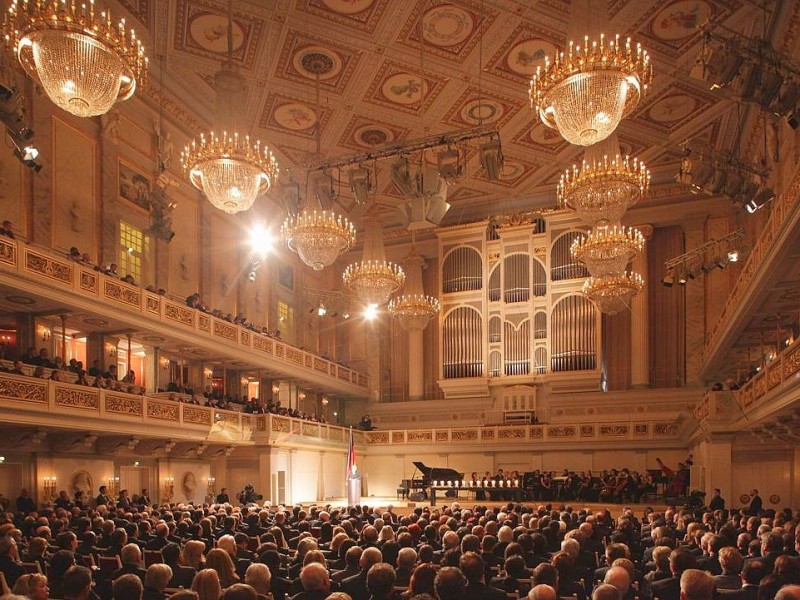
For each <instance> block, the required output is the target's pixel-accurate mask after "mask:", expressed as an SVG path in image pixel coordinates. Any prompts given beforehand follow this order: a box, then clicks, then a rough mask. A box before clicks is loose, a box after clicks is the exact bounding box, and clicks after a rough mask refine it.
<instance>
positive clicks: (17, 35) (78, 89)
mask: <svg viewBox="0 0 800 600" xmlns="http://www.w3.org/2000/svg"><path fill="white" fill-rule="evenodd" d="M3 34H4V36H5V40H6V45H7V47H8V48H9V49H10V50H12V51H14V52H15V53H16V55H17V59H18V60H19V62H20V64H21V65H22V67H23V69H25V72H26V73H27V74H28V75H29V76H30V77H31V78H32V79H34V80H35V81H36V82H38V83H39V84H41V86H42V89H43V90H44V92H45V94H47V96H48V97H49V98H50V100H52V101H53V102H54V103H55V104H56V105H58V106H59V107H61V108H63V109H64V110H65V111H67V112H70V113H72V114H73V115H76V116H78V117H94V116H97V115H102V114H104V113H106V112H108V111H109V110H110V109H111V107H112V106H113V105H114V103H115V102H117V101H119V100H127V99H128V98H130V97H131V96H133V93H134V92H135V91H136V85H137V83H141V81H142V79H143V77H144V75H145V70H146V67H147V59H146V58H145V55H144V48H143V47H142V44H141V42H140V41H139V40H138V39H137V38H136V33H135V32H134V30H133V29H129V28H127V27H126V25H125V19H121V20H120V21H118V22H116V23H115V22H112V20H111V15H110V13H109V12H108V10H105V11H101V12H97V11H96V10H95V5H94V0H90V1H89V2H77V1H76V0H12V2H11V6H10V7H9V8H8V10H7V11H6V13H5V19H4V22H3Z"/></svg>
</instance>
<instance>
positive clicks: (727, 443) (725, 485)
mask: <svg viewBox="0 0 800 600" xmlns="http://www.w3.org/2000/svg"><path fill="white" fill-rule="evenodd" d="M731 440H732V435H723V434H712V435H711V439H710V440H709V441H708V442H707V448H706V455H705V459H706V460H705V464H704V465H703V466H704V467H705V471H706V473H705V492H706V501H708V500H710V499H711V495H712V494H711V490H713V489H714V488H719V490H720V494H721V495H722V497H723V498H724V499H725V506H726V507H730V506H732V505H735V504H737V502H736V500H735V499H734V498H733V497H732V496H731V494H732V493H733V469H732V465H731V460H732V458H731V446H732V443H731Z"/></svg>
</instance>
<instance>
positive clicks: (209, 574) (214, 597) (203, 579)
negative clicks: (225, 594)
mask: <svg viewBox="0 0 800 600" xmlns="http://www.w3.org/2000/svg"><path fill="white" fill-rule="evenodd" d="M192 591H193V592H197V595H198V596H199V599H198V600H219V597H220V596H221V595H222V588H221V587H220V585H219V575H217V572H216V571H215V570H214V569H203V570H202V571H200V572H199V573H198V574H197V575H195V576H194V581H193V582H192Z"/></svg>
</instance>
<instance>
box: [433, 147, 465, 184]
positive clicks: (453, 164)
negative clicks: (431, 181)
mask: <svg viewBox="0 0 800 600" xmlns="http://www.w3.org/2000/svg"><path fill="white" fill-rule="evenodd" d="M461 155H462V153H461V152H460V151H459V150H458V149H457V148H447V149H446V150H442V151H441V152H439V154H437V156H436V158H437V163H438V166H439V177H441V178H442V179H443V180H444V182H445V183H446V184H447V185H451V184H453V183H455V182H456V181H458V180H459V178H461V176H462V175H463V174H464V165H463V163H462V161H461Z"/></svg>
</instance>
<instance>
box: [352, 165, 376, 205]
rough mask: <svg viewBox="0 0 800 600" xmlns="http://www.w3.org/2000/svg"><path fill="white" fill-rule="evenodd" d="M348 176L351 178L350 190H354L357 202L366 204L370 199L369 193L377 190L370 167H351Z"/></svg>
mask: <svg viewBox="0 0 800 600" xmlns="http://www.w3.org/2000/svg"><path fill="white" fill-rule="evenodd" d="M348 177H349V178H350V191H351V192H353V197H355V199H356V202H358V203H359V204H366V203H367V202H368V201H369V195H370V194H371V193H372V192H373V191H375V186H374V182H373V181H372V176H371V173H370V172H369V169H367V168H366V167H364V166H361V165H359V166H358V167H357V168H355V169H350V171H349V173H348Z"/></svg>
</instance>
